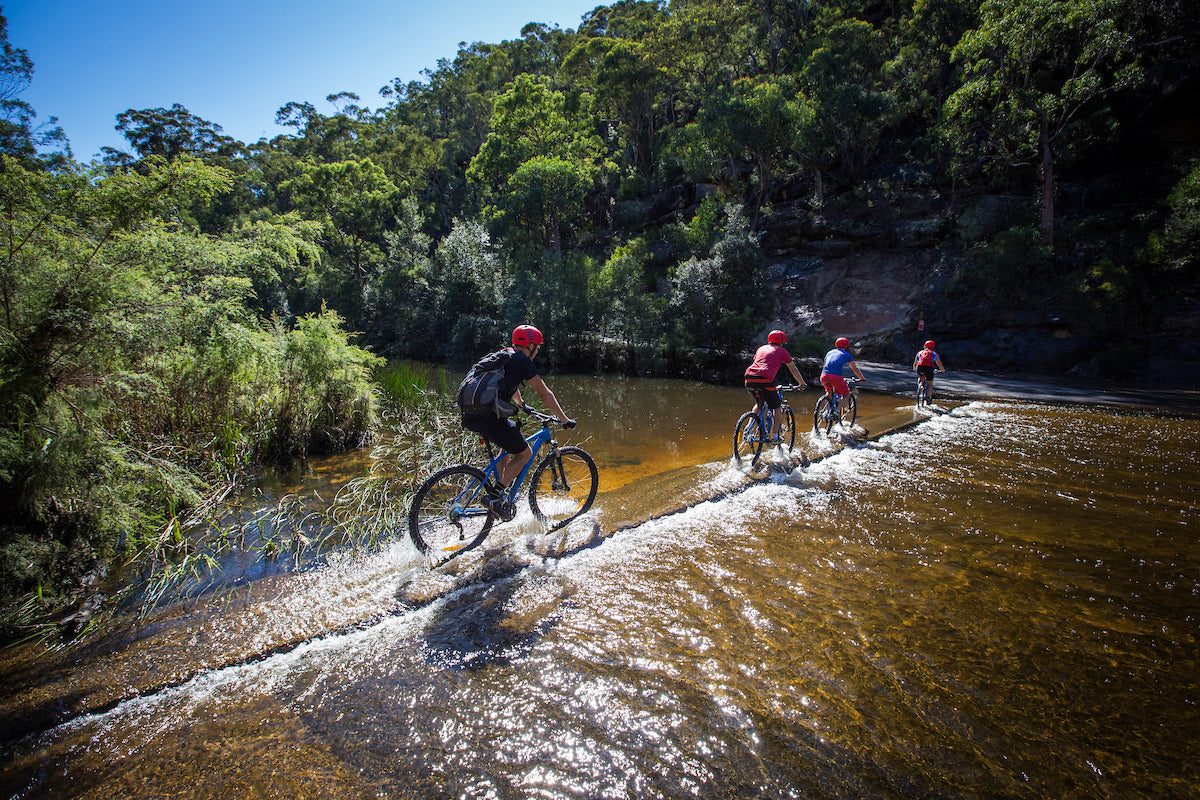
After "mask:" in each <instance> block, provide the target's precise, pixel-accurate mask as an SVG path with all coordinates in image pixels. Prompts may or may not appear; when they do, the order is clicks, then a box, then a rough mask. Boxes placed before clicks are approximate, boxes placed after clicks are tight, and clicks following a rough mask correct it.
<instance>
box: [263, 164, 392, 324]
mask: <svg viewBox="0 0 1200 800" xmlns="http://www.w3.org/2000/svg"><path fill="white" fill-rule="evenodd" d="M281 188H283V189H285V190H286V191H288V192H289V193H290V195H291V197H292V199H293V201H294V202H295V204H296V206H297V208H298V209H299V210H300V211H301V212H302V213H304V214H305V215H306V216H307V217H308V218H309V219H314V220H316V221H318V222H320V223H321V224H322V226H323V231H324V233H323V237H322V245H323V247H324V249H325V252H326V253H327V254H328V257H329V258H331V259H333V261H334V263H336V264H338V265H340V266H341V267H342V269H343V270H345V272H344V273H343V275H344V277H345V278H346V279H348V280H349V281H350V282H352V285H353V286H354V287H356V291H355V293H354V295H352V296H350V297H348V298H347V299H348V300H350V301H351V302H355V303H359V302H362V300H363V299H364V294H363V292H364V290H365V288H366V287H367V285H368V284H369V283H370V282H371V281H372V280H373V279H374V278H375V276H376V274H377V272H378V270H379V267H380V265H381V264H382V262H383V252H382V244H383V234H384V231H385V230H386V229H387V226H388V225H389V223H390V222H391V220H392V219H393V218H394V217H395V213H396V203H397V202H398V200H399V197H398V192H397V189H396V185H395V184H394V183H392V181H391V180H390V179H389V178H388V176H387V174H386V173H385V172H384V171H383V169H382V168H381V167H379V166H378V165H376V164H375V163H374V162H373V161H371V160H370V159H366V158H364V159H354V160H350V161H336V162H332V163H316V164H305V165H303V166H302V167H301V171H300V175H299V176H298V177H296V178H294V179H293V180H291V181H288V182H287V183H285V184H284V185H283V187H281Z"/></svg>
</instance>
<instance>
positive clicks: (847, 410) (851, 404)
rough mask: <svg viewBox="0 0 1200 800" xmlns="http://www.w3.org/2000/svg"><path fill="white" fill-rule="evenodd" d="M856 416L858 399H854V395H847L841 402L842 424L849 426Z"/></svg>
mask: <svg viewBox="0 0 1200 800" xmlns="http://www.w3.org/2000/svg"><path fill="white" fill-rule="evenodd" d="M856 417H858V401H857V400H855V399H854V395H853V394H851V395H847V397H846V399H845V400H844V401H843V402H842V424H843V425H845V426H846V427H847V428H849V427H850V426H851V425H853V424H854V420H855V418H856Z"/></svg>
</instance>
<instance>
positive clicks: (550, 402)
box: [529, 375, 571, 422]
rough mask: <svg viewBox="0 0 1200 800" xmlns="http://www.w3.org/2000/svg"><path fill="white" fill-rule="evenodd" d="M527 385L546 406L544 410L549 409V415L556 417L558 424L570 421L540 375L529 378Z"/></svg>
mask: <svg viewBox="0 0 1200 800" xmlns="http://www.w3.org/2000/svg"><path fill="white" fill-rule="evenodd" d="M529 385H530V386H532V387H533V390H534V391H535V392H537V393H538V396H539V397H541V398H542V402H543V403H545V404H546V408H548V409H550V413H551V414H553V415H554V416H556V417H558V421H559V422H570V421H571V418H570V417H568V416H567V415H566V414H565V413H564V412H563V410H562V407H561V406H559V404H558V398H557V397H555V396H554V392H552V391H550V387H549V386H547V385H546V382H545V381H544V380H542V376H541V375H534V376H533V377H532V378H530V379H529Z"/></svg>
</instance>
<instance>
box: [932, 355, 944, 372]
mask: <svg viewBox="0 0 1200 800" xmlns="http://www.w3.org/2000/svg"><path fill="white" fill-rule="evenodd" d="M933 363H935V364H937V368H938V372H945V371H946V368H945V367H943V366H942V359H941V358H938V357H937V356H934V358H933Z"/></svg>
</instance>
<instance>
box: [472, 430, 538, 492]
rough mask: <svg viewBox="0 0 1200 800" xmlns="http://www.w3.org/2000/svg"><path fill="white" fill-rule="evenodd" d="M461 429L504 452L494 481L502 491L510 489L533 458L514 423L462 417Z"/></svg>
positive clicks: (527, 444)
mask: <svg viewBox="0 0 1200 800" xmlns="http://www.w3.org/2000/svg"><path fill="white" fill-rule="evenodd" d="M463 427H464V428H466V429H467V430H470V431H474V432H475V433H478V434H479V435H480V436H483V437H484V438H485V439H487V440H488V441H489V442H491V443H492V444H494V445H496V446H497V447H499V448H500V449H501V450H503V451H504V452H505V454H506V455H505V456H504V457H503V458H501V459H500V463H499V464H497V466H496V481H497V483H499V484H500V487H501V488H502V489H508V488H509V487H511V486H512V482H513V480H515V479H516V477H517V476H518V475H520V474H521V470H522V469H523V468H524V467H525V465H526V464H528V463H529V459H530V458H532V457H533V451H532V450H531V449H530V448H529V443H528V442H526V441H525V437H524V436H522V435H521V429H520V428H518V427H517V424H516V422H515V421H513V420H511V419H500V418H499V417H493V416H491V415H476V416H464V417H463Z"/></svg>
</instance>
